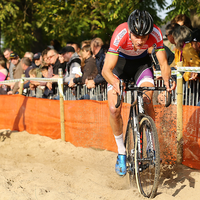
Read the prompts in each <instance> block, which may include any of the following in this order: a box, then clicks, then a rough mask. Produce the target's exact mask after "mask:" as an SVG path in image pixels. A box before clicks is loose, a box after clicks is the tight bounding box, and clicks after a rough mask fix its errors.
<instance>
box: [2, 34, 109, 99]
mask: <svg viewBox="0 0 200 200" xmlns="http://www.w3.org/2000/svg"><path fill="white" fill-rule="evenodd" d="M105 52H106V50H105V48H104V46H103V41H102V40H101V39H100V38H94V39H93V40H84V41H82V42H81V47H80V46H79V44H77V43H75V42H68V43H67V44H66V46H65V47H63V48H59V50H58V49H57V50H56V49H55V48H54V46H53V44H52V45H49V46H48V47H47V48H46V49H44V50H43V51H42V52H37V53H35V54H34V53H33V52H25V53H24V57H22V58H20V57H19V56H18V54H17V53H16V52H13V51H12V50H11V49H9V48H7V49H5V50H4V52H3V55H1V57H0V80H1V81H4V80H12V79H20V78H21V77H22V74H24V75H25V77H27V78H28V77H31V78H58V77H59V69H62V72H63V82H64V86H65V88H67V87H70V88H73V87H74V86H75V85H76V84H82V85H83V84H85V85H86V86H87V87H88V89H91V88H95V86H96V85H97V84H101V83H105V79H104V78H103V77H102V75H101V70H102V68H103V64H104V58H105ZM57 87H58V84H57V82H45V81H35V80H31V81H26V82H25V83H24V92H27V91H29V96H32V97H42V98H50V99H59V95H58V94H57ZM0 88H1V89H0V94H18V93H19V88H20V82H9V83H5V84H1V86H0Z"/></svg>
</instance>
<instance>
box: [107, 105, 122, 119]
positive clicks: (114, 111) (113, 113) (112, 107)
mask: <svg viewBox="0 0 200 200" xmlns="http://www.w3.org/2000/svg"><path fill="white" fill-rule="evenodd" d="M109 110H110V115H111V116H112V117H114V118H118V117H120V116H121V106H120V107H119V108H116V107H115V105H110V106H109Z"/></svg>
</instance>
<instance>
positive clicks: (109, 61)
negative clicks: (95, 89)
mask: <svg viewBox="0 0 200 200" xmlns="http://www.w3.org/2000/svg"><path fill="white" fill-rule="evenodd" d="M117 61H118V55H114V54H109V53H107V54H106V58H105V62H104V66H103V69H102V76H103V77H104V78H105V80H106V81H107V82H108V83H110V84H111V85H112V86H113V89H114V90H115V91H116V92H117V93H120V90H119V80H118V79H117V78H116V77H115V76H114V75H113V72H112V71H113V69H114V68H115V66H116V64H117Z"/></svg>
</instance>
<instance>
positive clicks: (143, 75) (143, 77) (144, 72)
mask: <svg viewBox="0 0 200 200" xmlns="http://www.w3.org/2000/svg"><path fill="white" fill-rule="evenodd" d="M138 74H140V75H139V76H138ZM138 74H137V75H136V76H137V77H136V80H137V81H136V84H137V86H138V87H154V79H153V72H152V69H151V68H149V67H148V65H146V67H145V65H144V66H143V68H142V69H141V71H140V72H139V73H138ZM145 94H146V95H143V98H144V109H145V112H146V113H147V114H148V115H149V116H150V117H151V118H152V119H153V120H154V121H155V111H154V108H153V101H152V98H153V91H145ZM147 96H148V97H147Z"/></svg>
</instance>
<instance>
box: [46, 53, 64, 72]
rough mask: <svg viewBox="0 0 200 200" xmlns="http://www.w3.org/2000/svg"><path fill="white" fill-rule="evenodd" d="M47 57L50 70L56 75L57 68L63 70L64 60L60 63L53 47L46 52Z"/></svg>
mask: <svg viewBox="0 0 200 200" xmlns="http://www.w3.org/2000/svg"><path fill="white" fill-rule="evenodd" d="M47 58H48V60H49V63H50V64H51V65H52V67H53V68H52V70H53V74H54V75H58V69H59V68H61V69H62V71H63V73H64V72H65V67H66V62H65V61H63V62H62V63H61V62H60V60H59V54H58V52H57V51H56V50H55V49H51V50H49V51H48V53H47Z"/></svg>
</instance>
